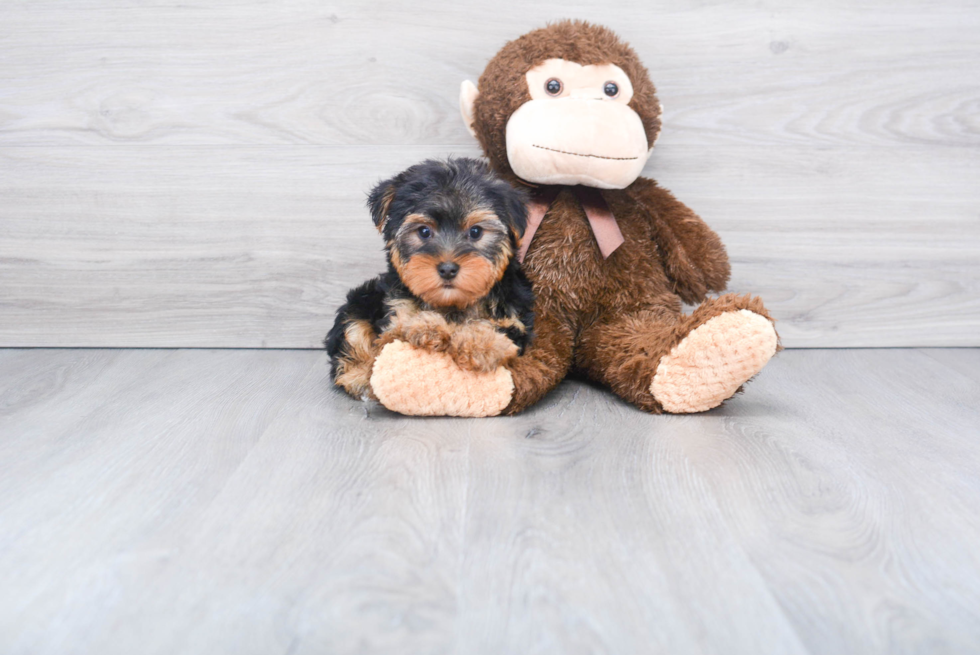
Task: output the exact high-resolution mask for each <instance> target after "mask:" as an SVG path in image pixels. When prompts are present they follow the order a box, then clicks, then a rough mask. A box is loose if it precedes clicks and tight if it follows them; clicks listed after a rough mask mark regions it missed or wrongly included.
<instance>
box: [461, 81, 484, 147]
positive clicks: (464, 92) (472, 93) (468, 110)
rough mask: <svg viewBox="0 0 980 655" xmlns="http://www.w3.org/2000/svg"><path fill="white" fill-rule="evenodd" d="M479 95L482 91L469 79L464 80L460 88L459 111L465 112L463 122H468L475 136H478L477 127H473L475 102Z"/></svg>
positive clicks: (467, 127) (467, 124) (469, 128)
mask: <svg viewBox="0 0 980 655" xmlns="http://www.w3.org/2000/svg"><path fill="white" fill-rule="evenodd" d="M478 95H480V91H479V90H478V89H477V88H476V85H475V84H473V83H472V82H470V81H469V80H466V81H464V82H463V85H462V86H461V87H460V88H459V111H460V112H461V113H462V114H463V123H465V124H466V129H468V130H469V131H470V134H472V135H473V136H476V129H475V128H474V127H473V103H474V102H476V97H477V96H478Z"/></svg>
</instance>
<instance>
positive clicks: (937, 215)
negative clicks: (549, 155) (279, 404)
mask: <svg viewBox="0 0 980 655" xmlns="http://www.w3.org/2000/svg"><path fill="white" fill-rule="evenodd" d="M456 153H457V154H471V155H475V154H477V151H476V150H475V149H468V150H467V149H458V150H456ZM438 154H440V151H439V150H438V149H437V148H434V147H433V148H421V147H414V146H407V147H403V148H381V147H345V148H338V147H334V148H330V149H329V150H328V151H325V150H324V149H323V148H318V147H305V148H292V147H281V146H268V147H247V148H246V147H239V148H233V149H229V150H227V151H222V152H217V153H216V152H214V151H213V150H212V149H211V148H209V147H207V146H201V147H187V148H171V147H153V148H144V147H127V148H118V149H117V148H91V147H85V148H65V149H56V148H8V149H6V150H5V151H4V152H2V153H0V168H4V169H6V170H7V171H9V174H8V175H6V176H4V177H3V178H0V194H2V196H3V197H4V198H5V203H4V204H3V205H2V206H0V217H2V219H0V234H2V237H3V238H2V239H0V275H2V277H3V279H4V284H3V285H2V286H0V307H3V312H4V315H5V320H4V321H2V322H0V343H4V344H7V345H13V346H46V345H51V344H57V345H59V346H122V347H139V346H146V345H157V346H168V347H180V346H207V347H235V346H251V347H301V348H312V347H317V346H318V344H319V342H320V340H321V339H322V337H323V335H324V334H325V333H326V330H327V329H328V328H329V326H330V324H331V323H332V320H333V312H334V311H335V309H336V307H337V306H338V305H339V304H340V302H341V301H342V298H343V295H344V293H345V292H346V290H347V289H349V288H351V287H353V286H355V285H356V284H359V283H360V282H361V281H363V280H365V279H367V278H368V277H371V276H373V275H375V274H377V273H378V272H380V271H381V270H382V269H383V266H384V260H383V256H382V252H381V240H380V239H379V237H378V235H377V233H376V232H375V230H374V228H373V226H372V225H371V222H370V219H369V217H368V215H367V211H366V209H365V208H364V190H365V189H368V188H369V187H370V186H371V185H372V184H373V183H375V182H376V181H377V179H378V178H379V177H380V176H382V175H387V174H393V173H395V172H397V171H398V170H400V169H401V168H402V167H404V166H408V165H410V164H411V163H413V162H415V161H418V160H419V159H423V158H425V157H429V156H437V155H438ZM977 161H980V156H978V154H977V153H975V152H974V151H972V150H968V149H947V150H946V151H945V152H943V153H935V152H933V151H931V150H929V149H922V148H909V149H904V150H902V151H900V152H889V153H883V152H882V151H881V149H879V148H874V147H869V148H864V149H857V148H848V149H846V151H845V150H840V149H838V150H829V151H821V152H820V153H809V152H807V151H804V150H800V149H787V148H775V147H773V148H767V149H760V148H758V147H750V146H728V147H725V148H718V149H715V150H714V151H713V154H712V156H711V157H710V158H705V157H704V156H703V153H702V152H701V150H700V149H698V148H674V149H671V150H668V151H665V152H663V153H659V154H658V155H657V156H656V157H655V161H654V162H653V163H651V164H650V165H649V166H648V167H647V172H648V174H649V175H651V176H653V177H655V178H657V179H659V180H660V181H661V183H662V184H664V185H665V186H667V187H668V188H671V189H672V190H673V191H674V192H675V193H677V195H678V196H679V197H680V198H683V199H685V200H686V201H687V202H688V203H690V205H691V206H692V207H693V208H694V209H695V210H696V211H698V212H699V213H701V215H702V216H704V217H705V218H706V219H707V220H708V221H709V223H710V224H712V225H713V226H714V227H715V228H716V229H717V230H718V231H719V232H720V233H721V235H722V237H723V239H724V240H725V242H726V244H727V247H728V250H729V253H730V255H731V257H732V260H733V278H732V281H731V283H730V285H729V286H730V288H731V289H733V290H737V291H740V292H745V293H755V294H758V295H761V296H762V297H763V298H765V300H766V302H767V303H768V305H769V307H770V309H771V311H772V312H773V313H774V315H775V316H776V317H777V318H778V319H779V320H780V324H779V329H780V332H781V334H782V336H783V340H784V343H785V344H786V345H787V346H790V347H806V346H827V345H830V344H837V345H841V346H902V345H906V344H908V343H914V344H916V345H944V344H955V345H972V344H974V343H976V342H977V340H978V339H980V336H978V335H980V222H978V221H977V220H976V217H975V212H976V208H977V207H978V206H980V186H978V185H973V184H967V183H966V180H965V173H964V172H965V171H967V170H969V169H971V168H972V167H974V163H975V162H977ZM706 179H710V180H712V182H711V191H710V192H708V191H706V190H705V189H704V188H703V184H704V182H703V181H704V180H706ZM39 225H43V231H44V234H43V238H39V234H38V231H39Z"/></svg>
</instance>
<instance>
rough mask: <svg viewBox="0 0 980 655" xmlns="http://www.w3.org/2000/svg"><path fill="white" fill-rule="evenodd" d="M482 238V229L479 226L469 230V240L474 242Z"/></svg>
mask: <svg viewBox="0 0 980 655" xmlns="http://www.w3.org/2000/svg"><path fill="white" fill-rule="evenodd" d="M482 236H483V228H482V227H480V226H479V225H476V226H474V227H471V228H470V238H471V239H473V240H474V241H476V240H477V239H479V238H480V237H482Z"/></svg>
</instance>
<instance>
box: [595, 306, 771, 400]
mask: <svg viewBox="0 0 980 655" xmlns="http://www.w3.org/2000/svg"><path fill="white" fill-rule="evenodd" d="M777 348H778V336H777V335H776V330H775V329H774V328H773V324H772V319H771V318H770V317H769V314H768V312H766V309H765V307H764V306H763V305H762V301H761V300H759V299H758V298H751V297H749V296H737V295H734V294H729V295H725V296H722V297H720V298H716V299H709V300H706V301H705V302H704V303H702V304H701V306H700V307H698V308H697V309H696V310H695V311H694V312H693V313H692V314H691V315H689V316H685V315H682V314H677V313H674V312H673V311H671V310H670V309H667V308H663V309H658V308H652V309H650V310H647V311H640V312H635V313H632V314H627V315H623V314H619V315H618V316H613V317H610V318H609V319H608V320H600V321H598V322H596V323H595V324H593V325H592V326H590V327H589V328H588V329H586V330H584V331H583V334H582V339H581V342H580V344H579V349H578V351H577V352H576V364H577V365H578V366H579V367H580V368H582V369H584V370H585V371H586V372H587V373H588V374H589V375H590V376H591V377H593V378H594V379H596V380H597V381H599V382H602V383H604V384H607V385H608V386H609V387H611V388H612V390H613V391H614V392H616V393H617V394H618V395H619V396H621V397H622V398H624V399H626V400H628V401H630V402H632V403H633V404H635V405H637V406H638V407H640V408H641V409H645V410H647V411H649V412H654V413H658V414H659V413H661V412H671V413H678V414H683V413H690V412H702V411H705V410H708V409H711V408H712V407H717V406H718V405H720V404H721V403H722V402H723V401H724V400H726V399H728V398H730V397H731V396H732V395H734V394H735V392H736V391H738V389H739V388H740V387H741V386H742V385H743V384H744V383H745V382H747V381H748V380H749V378H751V377H752V376H754V375H755V374H756V373H758V372H759V371H760V370H761V369H762V367H763V366H765V364H766V362H768V361H769V359H770V358H771V357H772V356H773V354H775V352H776V349H777Z"/></svg>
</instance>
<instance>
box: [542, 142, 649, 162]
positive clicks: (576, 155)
mask: <svg viewBox="0 0 980 655" xmlns="http://www.w3.org/2000/svg"><path fill="white" fill-rule="evenodd" d="M531 147H532V148H540V149H541V150H549V151H551V152H557V153H560V154H562V155H572V156H573V157H591V158H593V159H611V160H613V161H635V160H637V159H639V157H603V156H602V155H588V154H582V153H580V152H568V151H567V150H559V149H558V148H548V147H547V146H539V145H538V144H536V143H532V144H531Z"/></svg>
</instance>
